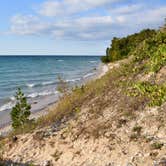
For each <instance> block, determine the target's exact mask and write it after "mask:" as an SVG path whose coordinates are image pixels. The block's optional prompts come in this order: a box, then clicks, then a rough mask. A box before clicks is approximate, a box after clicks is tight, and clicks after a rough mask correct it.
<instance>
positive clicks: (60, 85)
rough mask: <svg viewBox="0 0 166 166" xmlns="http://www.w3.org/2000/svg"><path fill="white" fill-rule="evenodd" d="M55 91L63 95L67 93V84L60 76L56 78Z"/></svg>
mask: <svg viewBox="0 0 166 166" xmlns="http://www.w3.org/2000/svg"><path fill="white" fill-rule="evenodd" d="M57 90H58V91H59V92H60V93H63V94H65V93H67V92H68V90H69V86H68V83H67V82H66V81H65V80H63V79H62V78H61V77H60V76H58V86H57Z"/></svg>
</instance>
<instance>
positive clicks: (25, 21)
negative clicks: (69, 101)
mask: <svg viewBox="0 0 166 166" xmlns="http://www.w3.org/2000/svg"><path fill="white" fill-rule="evenodd" d="M118 1H119V0H95V1H93V0H82V1H80V0H64V1H56V0H52V1H46V2H44V3H42V4H41V5H40V8H39V9H40V10H38V12H37V13H35V15H16V16H14V17H12V19H11V29H10V32H11V33H13V34H18V35H49V36H53V37H54V38H58V39H59V38H61V39H72V40H97V39H100V40H110V39H111V38H112V37H113V36H116V35H118V36H121V35H125V34H129V33H133V32H135V31H138V30H141V29H142V28H151V27H155V26H154V25H157V26H158V25H159V24H161V23H162V22H163V20H164V18H165V16H166V6H163V7H156V8H153V9H150V8H146V6H144V7H143V4H132V5H129V6H120V7H117V8H115V9H112V10H109V11H108V8H107V5H106V4H110V3H111V4H112V3H114V2H118ZM104 5H106V6H104ZM87 6H88V7H89V9H90V8H91V9H93V8H96V7H98V6H102V7H104V8H102V10H101V9H100V10H98V13H97V14H95V15H92V14H93V10H90V11H91V13H92V14H90V15H88V16H87V14H86V12H85V13H84V14H85V15H81V13H80V11H82V10H87V8H86V7H87ZM75 12H76V13H75ZM71 14H72V15H71ZM43 15H44V16H49V17H50V18H51V19H46V17H43ZM59 15H63V16H65V17H60V16H59Z"/></svg>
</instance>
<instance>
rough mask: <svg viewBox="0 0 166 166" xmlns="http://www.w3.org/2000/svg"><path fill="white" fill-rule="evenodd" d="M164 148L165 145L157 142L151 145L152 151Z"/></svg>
mask: <svg viewBox="0 0 166 166" xmlns="http://www.w3.org/2000/svg"><path fill="white" fill-rule="evenodd" d="M163 146H164V144H163V143H160V142H155V143H153V144H152V145H151V147H152V149H161V148H162V147H163Z"/></svg>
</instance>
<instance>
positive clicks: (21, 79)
mask: <svg viewBox="0 0 166 166" xmlns="http://www.w3.org/2000/svg"><path fill="white" fill-rule="evenodd" d="M99 64H100V57H97V56H8V57H7V56H1V57H0V111H5V110H9V109H11V108H12V106H13V104H14V101H15V99H14V95H15V92H16V90H17V88H18V87H20V88H21V89H22V90H23V92H24V93H25V95H26V96H27V97H28V98H29V100H32V101H34V100H35V99H40V98H44V99H46V97H47V98H48V97H49V96H54V95H57V93H58V92H57V89H56V88H57V83H58V76H60V77H62V78H63V79H64V80H66V81H67V82H68V83H69V84H71V85H77V84H79V83H80V82H82V81H84V80H85V79H88V78H90V77H93V76H94V75H95V74H96V73H97V70H95V69H97V68H98V67H99Z"/></svg>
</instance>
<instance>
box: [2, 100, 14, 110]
mask: <svg viewBox="0 0 166 166" xmlns="http://www.w3.org/2000/svg"><path fill="white" fill-rule="evenodd" d="M13 106H14V103H13V102H8V103H6V104H4V105H2V106H1V107H0V111H5V110H9V109H11V108H12V107H13Z"/></svg>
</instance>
